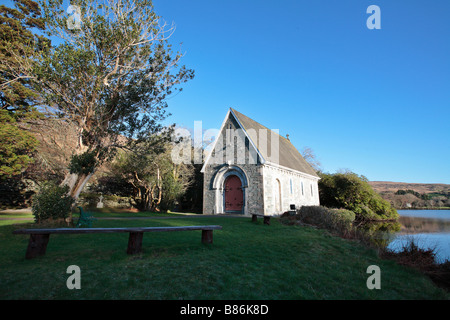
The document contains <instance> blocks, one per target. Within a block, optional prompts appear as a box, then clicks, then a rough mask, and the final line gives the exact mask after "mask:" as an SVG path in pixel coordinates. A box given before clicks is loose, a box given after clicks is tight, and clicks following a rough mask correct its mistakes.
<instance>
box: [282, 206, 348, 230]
mask: <svg viewBox="0 0 450 320" xmlns="http://www.w3.org/2000/svg"><path fill="white" fill-rule="evenodd" d="M282 219H287V220H291V221H292V220H297V221H300V222H302V223H306V224H309V225H314V226H317V227H319V228H323V229H327V230H330V231H337V232H345V231H348V230H350V229H351V228H352V225H353V222H354V221H355V213H354V212H352V211H350V210H345V209H330V208H326V207H323V206H302V207H301V208H300V209H299V210H298V211H297V213H296V215H295V216H289V215H288V214H285V215H283V217H282Z"/></svg>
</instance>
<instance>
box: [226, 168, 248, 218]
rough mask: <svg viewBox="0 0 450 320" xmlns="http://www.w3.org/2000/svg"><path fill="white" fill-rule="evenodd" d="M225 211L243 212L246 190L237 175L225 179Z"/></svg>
mask: <svg viewBox="0 0 450 320" xmlns="http://www.w3.org/2000/svg"><path fill="white" fill-rule="evenodd" d="M224 192H225V195H224V197H225V213H242V207H243V206H244V191H243V189H242V182H241V179H239V177H238V176H236V175H230V176H228V177H227V179H226V180H225V187H224Z"/></svg>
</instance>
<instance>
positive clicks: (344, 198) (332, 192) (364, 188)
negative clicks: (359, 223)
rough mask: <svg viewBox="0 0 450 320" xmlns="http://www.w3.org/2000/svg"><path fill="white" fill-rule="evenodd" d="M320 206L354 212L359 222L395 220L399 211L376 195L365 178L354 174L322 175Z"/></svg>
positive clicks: (320, 181)
mask: <svg viewBox="0 0 450 320" xmlns="http://www.w3.org/2000/svg"><path fill="white" fill-rule="evenodd" d="M320 178H321V179H320V180H319V195H320V204H321V205H323V206H326V207H329V208H345V209H347V210H350V211H353V212H354V213H355V214H356V218H357V219H358V220H366V221H373V220H395V219H397V218H398V213H397V211H396V210H395V209H394V208H392V207H391V205H390V203H389V202H388V201H386V200H384V199H383V198H382V197H381V196H380V195H379V194H378V193H376V192H375V191H374V190H373V189H372V187H371V186H370V184H369V183H368V181H367V179H366V178H365V177H364V176H358V175H357V174H355V173H353V172H346V173H336V174H325V173H322V174H321V175H320Z"/></svg>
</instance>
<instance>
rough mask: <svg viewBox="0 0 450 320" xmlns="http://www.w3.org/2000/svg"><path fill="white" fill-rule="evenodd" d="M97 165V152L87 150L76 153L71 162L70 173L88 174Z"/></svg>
mask: <svg viewBox="0 0 450 320" xmlns="http://www.w3.org/2000/svg"><path fill="white" fill-rule="evenodd" d="M96 166H97V160H96V152H88V151H87V152H85V153H82V154H79V155H77V154H75V155H73V156H72V159H71V161H70V164H69V170H70V173H78V174H85V175H88V174H90V173H92V172H93V171H94V170H95V168H96Z"/></svg>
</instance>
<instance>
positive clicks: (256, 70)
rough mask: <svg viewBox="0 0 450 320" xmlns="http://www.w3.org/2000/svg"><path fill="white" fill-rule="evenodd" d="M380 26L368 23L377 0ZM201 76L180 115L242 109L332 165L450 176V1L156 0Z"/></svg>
mask: <svg viewBox="0 0 450 320" xmlns="http://www.w3.org/2000/svg"><path fill="white" fill-rule="evenodd" d="M372 4H374V5H377V6H379V8H380V9H381V29H380V30H369V29H368V28H367V26H366V20H367V19H368V18H369V16H370V14H368V13H366V9H367V7H368V6H369V5H372ZM154 6H155V11H156V12H157V13H158V14H159V15H160V16H162V17H163V18H164V19H165V20H166V21H168V22H169V23H171V22H174V23H175V24H176V26H177V29H176V31H175V34H174V35H173V37H172V38H171V42H172V43H173V44H174V48H178V44H179V43H181V42H182V43H183V44H182V51H183V52H185V57H184V58H183V63H184V64H185V65H186V66H187V67H190V68H192V69H194V70H195V73H196V76H195V79H194V80H192V81H190V82H189V83H187V84H186V85H184V90H183V92H182V93H180V94H178V95H177V96H175V97H172V98H171V99H170V100H169V101H168V102H169V109H170V112H171V113H172V114H173V116H172V117H171V118H170V120H171V121H172V122H175V123H177V124H178V125H180V126H184V127H188V128H193V126H194V121H202V123H203V129H204V130H205V129H211V128H217V129H218V128H219V127H220V125H221V123H222V121H223V118H224V117H225V115H226V112H227V110H228V108H230V107H233V108H235V109H237V110H238V111H240V112H241V113H243V114H245V115H247V116H249V117H251V118H253V119H254V120H256V121H258V122H260V123H261V124H263V125H265V126H267V127H269V128H271V129H279V130H280V134H282V135H285V134H286V133H288V134H289V136H290V140H291V142H292V143H293V144H294V145H295V146H296V147H297V148H298V149H299V150H301V149H302V148H303V147H304V146H309V147H311V148H312V149H313V150H314V152H315V154H316V155H317V157H318V159H319V161H320V162H321V163H322V167H323V170H324V171H326V172H330V173H334V172H336V171H337V170H339V169H350V170H352V171H354V172H356V173H358V174H362V175H365V176H366V177H367V178H368V179H369V180H372V181H375V180H386V181H399V182H419V183H448V184H450V169H449V163H450V125H449V123H450V1H448V0H433V1H425V0H421V1H411V0H409V1H401V0H395V1H392V0H390V1H381V0H372V1H364V0H352V1H334V0H326V1H325V0H319V1H317V0H315V1H302V0H281V1H273V0H272V1H265V0H226V1H219V0H190V1H186V0H155V1H154Z"/></svg>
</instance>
